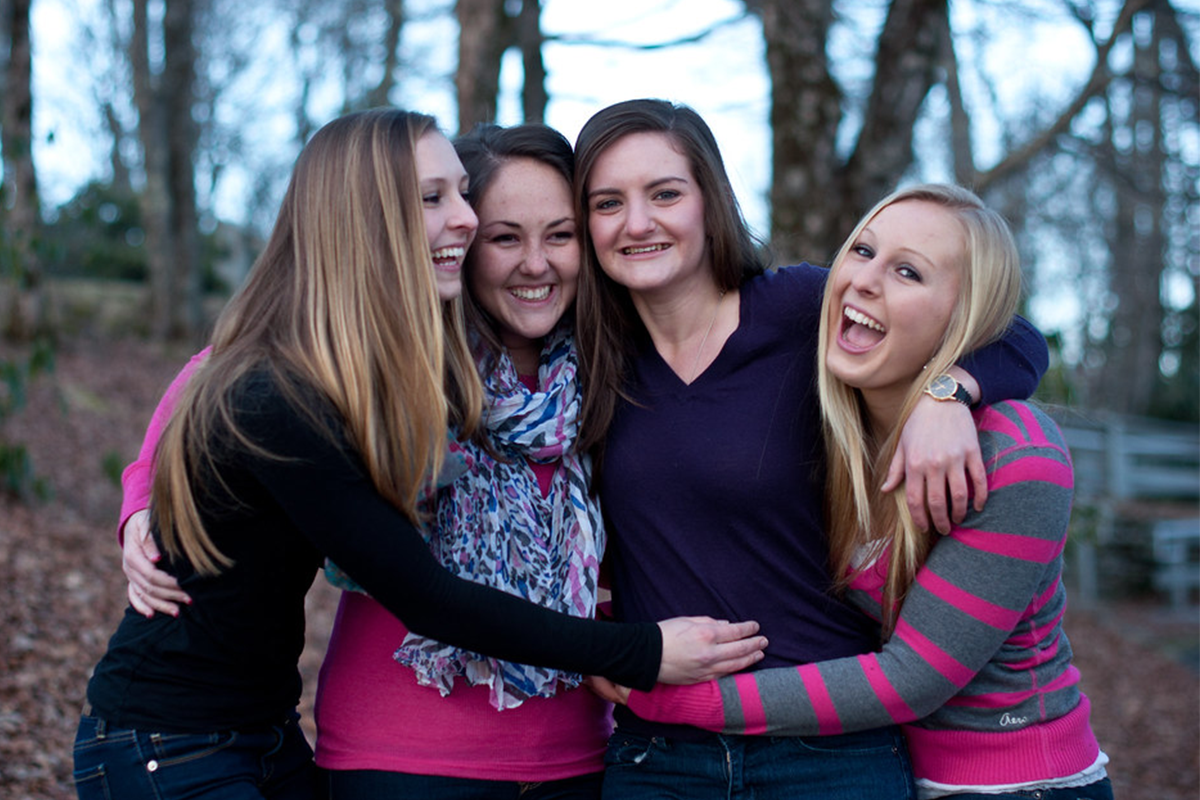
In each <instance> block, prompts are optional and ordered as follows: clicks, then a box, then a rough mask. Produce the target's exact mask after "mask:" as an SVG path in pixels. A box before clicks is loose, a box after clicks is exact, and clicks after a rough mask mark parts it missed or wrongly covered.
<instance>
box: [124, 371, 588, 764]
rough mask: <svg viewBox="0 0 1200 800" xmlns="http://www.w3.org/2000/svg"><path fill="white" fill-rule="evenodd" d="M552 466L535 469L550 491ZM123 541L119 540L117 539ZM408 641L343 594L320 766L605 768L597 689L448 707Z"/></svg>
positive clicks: (162, 415) (480, 695) (327, 679)
mask: <svg viewBox="0 0 1200 800" xmlns="http://www.w3.org/2000/svg"><path fill="white" fill-rule="evenodd" d="M207 354H208V350H207V349H205V350H203V351H201V352H200V353H198V354H196V355H195V356H193V357H192V359H191V360H190V361H189V362H188V364H187V365H186V366H185V367H184V368H183V370H181V371H180V373H179V375H177V376H176V378H175V380H174V381H173V382H172V383H171V385H170V386H169V387H168V388H167V391H166V393H165V394H164V395H163V399H162V400H161V401H160V402H159V405H158V408H156V409H155V411H154V415H153V416H152V417H151V420H150V425H149V428H148V429H147V431H146V438H145V440H144V441H143V443H142V448H141V451H140V452H139V454H138V459H137V461H134V462H133V463H132V464H130V465H129V466H128V467H127V468H126V469H125V471H124V473H123V474H122V476H121V482H122V486H123V488H124V496H123V498H122V503H121V517H120V528H119V530H122V529H123V528H124V526H125V523H126V522H127V521H128V519H129V517H130V516H131V515H132V514H133V513H135V512H136V511H139V510H141V509H144V508H147V507H148V506H149V501H150V489H151V482H152V481H151V478H152V475H153V458H154V448H155V447H156V445H157V443H158V439H159V437H160V436H161V434H162V431H163V428H164V427H165V426H166V424H167V421H168V419H169V418H170V415H171V411H172V409H173V408H174V405H175V403H176V402H177V400H178V397H179V393H180V390H181V389H182V388H183V386H184V385H185V384H186V383H187V381H188V379H189V378H190V377H191V375H192V374H193V373H194V372H195V371H196V369H197V368H198V367H199V365H200V363H201V362H202V361H203V359H204V357H205V356H206V355H207ZM553 470H554V465H549V464H547V465H541V464H538V465H534V471H535V473H536V474H537V477H538V482H539V484H540V485H541V487H542V490H543V491H545V490H546V487H547V486H548V485H549V479H550V476H551V474H552V472H553ZM118 535H119V534H118ZM407 632H408V630H407V628H405V627H404V624H403V623H402V622H400V620H398V619H396V618H395V617H393V616H392V615H391V614H390V613H388V612H387V611H386V610H384V608H383V606H382V605H380V604H379V603H377V602H376V601H375V600H372V599H371V598H370V597H368V596H367V595H364V594H359V593H356V592H344V593H343V594H342V600H341V603H340V605H339V606H338V612H337V617H336V619H335V621H334V626H333V632H332V634H331V635H330V640H329V648H328V650H327V651H326V654H325V661H324V663H323V664H322V666H321V673H320V678H319V681H318V684H317V697H316V721H317V744H316V760H317V764H319V765H320V766H321V767H324V768H326V769H339V770H349V769H370V770H382V771H388V772H411V773H418V774H425V775H445V776H449V777H460V778H478V779H486V780H501V781H547V780H559V779H562V778H570V777H574V776H577V775H584V774H587V773H591V772H599V771H600V770H602V769H603V768H604V760H603V756H604V749H605V745H606V743H607V740H608V736H609V734H610V733H611V731H612V718H611V714H610V713H609V712H610V709H609V707H608V704H607V703H605V702H604V701H603V700H601V699H599V698H598V697H596V696H595V695H594V694H592V693H591V692H590V691H588V690H587V689H576V690H573V691H560V692H559V693H558V694H557V695H555V696H554V697H551V698H533V699H530V700H526V701H525V702H524V703H523V704H522V705H520V706H518V707H516V708H510V709H507V710H505V711H496V710H495V709H493V708H492V707H491V706H490V705H489V704H488V689H487V687H484V686H469V685H466V683H465V682H463V681H458V682H456V683H455V687H454V691H453V692H451V693H450V694H449V695H447V696H446V697H442V696H441V695H440V694H439V692H438V691H437V689H433V688H429V687H426V686H421V685H419V684H418V683H417V682H416V679H415V678H414V676H413V673H412V671H411V670H409V669H407V668H406V667H403V666H401V665H400V664H398V663H397V662H396V661H395V660H393V658H392V653H393V652H394V651H395V650H396V648H397V647H398V646H399V644H400V643H401V642H402V641H403V640H404V636H405V634H407Z"/></svg>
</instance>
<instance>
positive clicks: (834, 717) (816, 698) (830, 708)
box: [799, 664, 842, 736]
mask: <svg viewBox="0 0 1200 800" xmlns="http://www.w3.org/2000/svg"><path fill="white" fill-rule="evenodd" d="M799 672H800V679H801V680H802V681H804V689H805V691H807V692H808V699H809V702H811V703H812V707H813V712H814V713H815V714H816V715H817V733H818V734H819V735H821V736H832V735H834V734H838V733H841V732H842V721H841V719H839V718H838V713H837V708H836V707H835V706H834V704H833V700H832V699H831V698H830V697H829V690H828V689H826V688H825V681H824V679H823V678H822V677H821V671H820V670H818V669H817V668H816V667H815V666H813V665H812V664H808V665H806V666H803V667H800V669H799Z"/></svg>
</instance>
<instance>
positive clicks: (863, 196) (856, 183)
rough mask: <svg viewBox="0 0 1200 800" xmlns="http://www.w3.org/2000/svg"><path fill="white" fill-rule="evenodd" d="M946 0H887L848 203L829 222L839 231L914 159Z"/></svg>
mask: <svg viewBox="0 0 1200 800" xmlns="http://www.w3.org/2000/svg"><path fill="white" fill-rule="evenodd" d="M949 13H950V12H949V8H948V5H947V0H892V3H891V5H890V6H889V7H888V14H887V20H886V21H885V22H884V25H883V30H882V32H880V34H879V44H878V46H877V48H876V51H875V82H874V83H873V84H872V87H871V96H870V99H869V100H868V101H867V109H866V113H865V115H864V118H863V127H862V132H861V133H860V134H859V137H858V142H857V143H856V144H855V147H854V154H853V155H852V156H851V157H850V161H849V163H848V164H847V166H846V178H847V180H846V184H847V188H848V190H849V198H848V199H849V200H850V204H849V205H847V206H845V207H843V209H842V216H841V218H840V219H837V220H835V221H834V229H835V232H834V236H835V238H840V237H842V236H844V235H845V234H846V233H847V232H848V231H849V230H850V229H851V228H852V227H853V226H854V223H855V222H856V221H857V220H858V217H859V216H861V215H862V213H863V212H865V211H866V210H867V209H868V208H870V207H871V206H872V205H874V204H875V202H876V201H877V200H879V199H880V198H881V197H883V196H884V195H885V194H887V193H888V192H890V191H892V190H893V189H894V188H896V183H897V181H899V179H900V177H901V176H902V175H903V174H904V172H905V170H907V169H908V167H909V166H910V165H911V164H912V162H913V130H914V128H915V127H916V123H917V118H918V116H919V115H920V112H921V106H922V104H923V103H924V102H925V98H926V96H928V94H929V90H930V88H932V87H933V85H934V84H935V83H936V82H937V80H938V68H939V66H940V65H941V63H942V58H943V41H944V40H945V32H946V31H947V30H949V27H950V24H949V19H948V17H949Z"/></svg>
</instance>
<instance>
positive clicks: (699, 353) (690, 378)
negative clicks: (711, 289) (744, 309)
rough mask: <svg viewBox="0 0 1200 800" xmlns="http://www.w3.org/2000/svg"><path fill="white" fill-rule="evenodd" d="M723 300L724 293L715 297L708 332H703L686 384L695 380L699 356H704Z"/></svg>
mask: <svg viewBox="0 0 1200 800" xmlns="http://www.w3.org/2000/svg"><path fill="white" fill-rule="evenodd" d="M724 299H725V292H724V291H722V292H721V293H720V294H719V295H717V304H716V305H715V306H713V315H712V319H710V320H709V321H708V330H706V331H705V332H704V338H703V339H701V340H700V349H699V350H697V351H696V357H695V358H694V359H693V360H692V369H691V372H690V374H689V376H688V383H689V384H690V383H691V382H692V381H694V380H696V368H697V367H699V366H700V356H702V355H704V345H706V344H708V335H709V334H710V333H712V329H713V326H714V325H716V324H717V312H718V311H720V310H721V301H722V300H724Z"/></svg>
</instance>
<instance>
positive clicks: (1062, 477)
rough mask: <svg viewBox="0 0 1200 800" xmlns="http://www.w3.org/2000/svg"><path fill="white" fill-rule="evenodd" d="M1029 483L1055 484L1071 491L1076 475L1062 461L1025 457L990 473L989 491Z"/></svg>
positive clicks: (1044, 457) (1043, 457) (1067, 464)
mask: <svg viewBox="0 0 1200 800" xmlns="http://www.w3.org/2000/svg"><path fill="white" fill-rule="evenodd" d="M1000 455H1003V454H1000ZM997 458H999V456H997ZM1029 481H1040V482H1042V483H1053V484H1055V485H1056V486H1064V487H1066V488H1068V489H1069V488H1071V487H1073V486H1074V485H1075V473H1074V472H1073V471H1072V470H1071V465H1070V463H1068V462H1066V461H1063V460H1061V459H1057V458H1051V457H1050V456H1037V455H1025V456H1023V457H1022V458H1021V459H1020V460H1019V461H1014V462H1012V463H1010V464H1005V465H1003V466H999V467H996V468H994V469H993V470H992V471H991V472H990V473H988V490H989V491H995V490H997V489H1004V488H1006V487H1008V486H1011V485H1012V484H1014V483H1027V482H1029Z"/></svg>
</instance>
